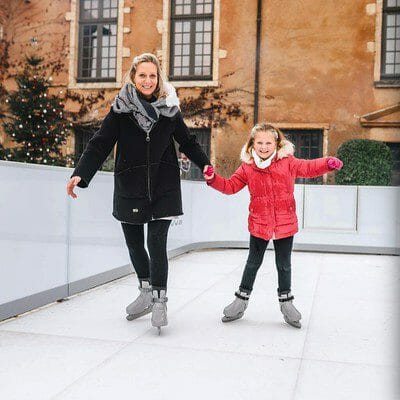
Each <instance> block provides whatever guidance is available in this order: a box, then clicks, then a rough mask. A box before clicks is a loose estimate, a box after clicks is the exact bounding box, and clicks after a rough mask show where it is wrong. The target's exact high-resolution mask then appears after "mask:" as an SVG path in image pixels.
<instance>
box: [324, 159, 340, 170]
mask: <svg viewBox="0 0 400 400" xmlns="http://www.w3.org/2000/svg"><path fill="white" fill-rule="evenodd" d="M328 167H329V169H332V170H334V169H342V167H343V162H342V161H341V160H339V159H338V158H336V157H328Z"/></svg>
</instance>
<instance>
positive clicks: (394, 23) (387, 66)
mask: <svg viewBox="0 0 400 400" xmlns="http://www.w3.org/2000/svg"><path fill="white" fill-rule="evenodd" d="M382 24H383V26H382V61H381V79H383V80H393V79H399V78H400V0H384V3H383V15H382Z"/></svg>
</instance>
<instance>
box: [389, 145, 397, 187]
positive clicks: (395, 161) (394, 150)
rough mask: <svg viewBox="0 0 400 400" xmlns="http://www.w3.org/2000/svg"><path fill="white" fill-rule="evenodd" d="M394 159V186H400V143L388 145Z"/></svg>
mask: <svg viewBox="0 0 400 400" xmlns="http://www.w3.org/2000/svg"><path fill="white" fill-rule="evenodd" d="M386 144H387V146H388V147H389V148H390V150H391V152H392V157H393V167H392V185H393V186H400V143H386Z"/></svg>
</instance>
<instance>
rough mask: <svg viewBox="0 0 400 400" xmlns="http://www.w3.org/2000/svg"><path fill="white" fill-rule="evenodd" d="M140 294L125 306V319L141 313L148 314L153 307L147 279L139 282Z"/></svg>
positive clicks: (140, 315) (130, 318)
mask: <svg viewBox="0 0 400 400" xmlns="http://www.w3.org/2000/svg"><path fill="white" fill-rule="evenodd" d="M139 291H140V294H139V296H138V297H137V299H136V300H135V301H133V302H132V303H131V304H129V305H128V306H127V307H126V313H127V314H128V315H127V316H126V319H127V320H128V321H132V320H134V319H136V318H139V317H142V316H143V315H146V314H149V313H150V312H151V309H152V308H153V302H152V300H153V296H152V295H151V286H150V282H148V281H141V282H140V284H139Z"/></svg>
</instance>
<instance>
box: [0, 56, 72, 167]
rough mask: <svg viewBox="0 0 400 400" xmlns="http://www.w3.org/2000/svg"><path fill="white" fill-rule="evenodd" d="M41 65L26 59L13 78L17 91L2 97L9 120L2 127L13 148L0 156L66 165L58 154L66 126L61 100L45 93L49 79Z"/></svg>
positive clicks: (29, 161) (40, 60) (66, 133)
mask: <svg viewBox="0 0 400 400" xmlns="http://www.w3.org/2000/svg"><path fill="white" fill-rule="evenodd" d="M42 62H43V59H41V58H38V57H35V56H31V57H27V58H26V62H25V66H24V69H23V71H22V72H20V73H18V74H17V75H16V76H15V80H16V83H17V87H18V89H17V90H16V91H15V92H11V93H10V94H9V96H8V97H7V98H6V103H8V105H9V116H10V117H9V118H7V121H6V122H4V123H3V126H4V130H5V132H6V134H7V135H8V136H9V137H10V138H11V139H12V141H13V142H15V144H16V146H15V147H12V148H7V149H4V148H3V149H0V154H1V155H2V158H3V159H4V158H5V159H7V160H10V161H20V162H28V163H33V164H47V165H62V166H65V165H70V163H71V160H70V159H69V157H68V158H67V157H64V156H63V155H62V151H61V147H62V145H63V144H65V143H66V139H67V137H68V134H69V129H68V128H70V124H69V123H68V121H67V120H66V119H65V117H64V103H63V100H62V98H61V97H60V96H57V95H54V94H50V93H49V88H50V87H51V80H52V78H51V77H49V78H47V77H46V71H45V69H44V67H43V66H42Z"/></svg>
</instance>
